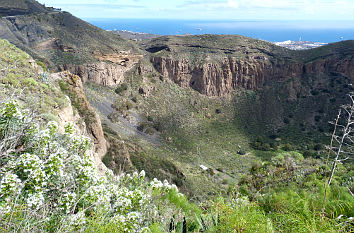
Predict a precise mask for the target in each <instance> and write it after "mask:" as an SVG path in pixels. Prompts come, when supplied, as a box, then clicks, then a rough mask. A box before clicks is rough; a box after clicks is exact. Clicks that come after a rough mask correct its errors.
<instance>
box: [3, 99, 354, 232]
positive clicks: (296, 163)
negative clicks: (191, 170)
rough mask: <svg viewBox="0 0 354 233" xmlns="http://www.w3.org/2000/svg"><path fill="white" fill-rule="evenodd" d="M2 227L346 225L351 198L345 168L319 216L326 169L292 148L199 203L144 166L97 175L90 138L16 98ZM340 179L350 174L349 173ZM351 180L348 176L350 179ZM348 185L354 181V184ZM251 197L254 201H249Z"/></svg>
mask: <svg viewBox="0 0 354 233" xmlns="http://www.w3.org/2000/svg"><path fill="white" fill-rule="evenodd" d="M0 139H1V143H0V153H1V157H0V163H1V169H0V217H1V222H0V229H2V230H4V231H10V232H19V231H20V232H72V231H75V232H76V231H84V232H167V231H171V232H292V231H296V232H348V231H351V230H352V228H351V227H352V224H353V223H352V221H353V219H352V217H353V209H354V208H353V196H352V195H351V194H350V193H349V192H348V190H347V189H346V188H345V187H342V186H343V185H348V182H351V181H350V176H351V175H350V170H346V168H345V167H344V166H341V169H340V171H341V172H339V175H343V174H344V173H347V176H343V177H344V178H343V179H337V181H336V182H334V184H333V185H332V186H331V188H330V190H329V192H328V205H327V208H326V216H323V217H321V216H320V208H321V203H322V198H323V181H322V179H323V176H324V175H325V174H324V171H325V170H326V169H324V168H323V166H322V165H321V164H320V163H319V162H318V161H317V160H314V159H304V158H303V157H302V155H301V154H299V153H296V152H282V153H279V155H278V156H276V157H274V158H273V159H272V160H271V161H270V162H267V163H263V164H255V165H254V166H253V167H252V170H251V174H250V175H249V176H245V177H244V178H243V179H242V180H241V182H240V184H239V186H235V189H234V190H230V192H229V194H230V196H229V197H228V198H221V197H220V198H217V199H215V200H214V201H208V202H204V203H202V204H201V205H200V206H199V207H198V206H196V205H195V204H192V203H190V202H189V201H188V199H187V198H186V197H185V196H184V195H182V194H180V193H178V191H177V188H176V187H175V186H174V185H170V184H168V182H167V181H165V182H161V181H158V180H156V179H154V180H152V181H151V182H147V181H146V179H145V172H144V171H142V172H140V174H138V173H137V172H135V173H134V174H132V175H129V174H123V175H120V176H114V175H113V174H112V173H111V172H108V173H107V174H105V175H103V176H100V175H98V172H97V170H96V167H95V164H94V163H93V161H92V157H91V156H92V152H91V150H90V140H89V138H87V137H85V136H82V135H77V134H75V128H74V126H73V125H72V124H68V125H66V126H65V130H64V132H63V133H60V132H58V124H57V123H56V122H49V123H48V124H47V125H46V126H45V127H43V126H42V124H40V123H39V122H38V121H37V120H36V118H35V116H33V114H31V113H30V112H29V111H26V110H22V109H21V108H20V106H19V104H18V103H17V102H16V101H10V102H6V103H3V105H2V107H1V110H0ZM345 177H346V178H345ZM346 182H347V183H346ZM350 184H351V183H350ZM250 200H251V201H250Z"/></svg>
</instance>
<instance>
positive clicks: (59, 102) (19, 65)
mask: <svg viewBox="0 0 354 233" xmlns="http://www.w3.org/2000/svg"><path fill="white" fill-rule="evenodd" d="M0 50H1V51H2V53H1V54H0V89H1V92H0V98H1V99H3V100H6V99H7V98H9V96H21V98H22V99H23V100H24V101H25V102H27V103H28V104H29V107H31V108H33V109H36V110H37V111H38V112H39V113H40V114H48V113H53V112H55V109H58V108H59V109H60V108H63V107H65V106H66V105H67V100H66V98H65V95H64V94H63V93H62V92H61V91H60V89H59V87H58V85H57V84H56V83H54V82H53V81H52V80H50V78H47V79H46V80H43V74H40V73H38V71H37V70H36V69H35V68H34V67H33V66H32V64H31V62H32V61H33V59H32V58H31V57H30V56H29V55H28V54H26V53H25V52H23V51H21V50H20V49H18V48H16V46H14V45H12V44H10V43H9V42H8V41H6V40H0ZM43 116H45V115H43Z"/></svg>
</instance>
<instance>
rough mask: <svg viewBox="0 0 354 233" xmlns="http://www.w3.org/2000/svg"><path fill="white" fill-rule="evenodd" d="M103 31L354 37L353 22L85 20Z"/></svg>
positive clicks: (280, 37) (334, 39)
mask: <svg viewBox="0 0 354 233" xmlns="http://www.w3.org/2000/svg"><path fill="white" fill-rule="evenodd" d="M85 20H86V21H88V22H89V23H91V24H93V25H95V26H98V27H100V28H102V29H105V30H114V29H116V30H127V31H133V32H145V33H152V34H158V35H182V34H193V35H198V34H237V35H243V36H248V37H252V38H255V39H261V40H266V41H270V42H277V41H286V40H292V41H299V40H301V41H312V42H324V43H332V42H338V41H340V40H353V39H354V21H201V20H199V21H197V20H171V19H167V20H162V19H85Z"/></svg>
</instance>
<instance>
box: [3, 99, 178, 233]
mask: <svg viewBox="0 0 354 233" xmlns="http://www.w3.org/2000/svg"><path fill="white" fill-rule="evenodd" d="M0 139H1V143H0V153H1V157H0V159H1V160H0V163H1V169H0V217H1V223H0V227H1V228H2V229H3V230H5V231H14V232H17V231H30V232H38V231H79V230H85V229H87V228H89V227H92V226H91V225H92V224H93V223H92V221H93V220H92V219H95V221H94V224H93V225H96V224H99V222H101V223H104V222H110V224H114V229H115V231H116V232H142V231H144V229H145V230H147V229H148V228H147V227H148V226H149V225H150V224H151V223H152V222H161V221H162V220H163V218H162V217H160V215H161V213H160V212H159V209H158V205H157V202H156V201H154V199H156V198H157V197H158V196H164V195H165V194H167V193H168V192H170V191H172V190H175V189H176V187H175V186H173V185H170V184H168V183H167V182H166V181H165V182H163V183H162V182H160V181H158V180H153V181H151V182H150V183H148V182H146V181H145V172H144V171H142V172H141V173H140V174H138V173H134V174H133V175H129V174H127V175H124V174H123V175H121V176H113V174H112V173H108V174H106V175H105V176H99V175H98V172H97V170H96V167H95V164H94V163H93V160H92V157H91V156H92V154H90V150H89V148H90V140H89V138H87V137H85V136H82V135H76V134H75V132H74V127H73V125H71V124H68V125H66V126H65V132H64V133H59V132H58V124H57V123H56V122H49V123H48V124H47V125H46V127H44V128H42V127H41V125H40V124H38V122H36V120H35V118H34V117H32V116H31V114H30V112H29V111H22V110H21V109H20V107H19V104H18V103H17V102H16V101H11V102H6V103H4V104H3V106H2V108H1V110H0ZM161 223H162V222H161Z"/></svg>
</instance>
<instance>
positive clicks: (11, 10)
mask: <svg viewBox="0 0 354 233" xmlns="http://www.w3.org/2000/svg"><path fill="white" fill-rule="evenodd" d="M49 10H50V9H47V8H46V7H45V6H44V5H42V4H40V3H38V2H37V1H34V0H1V2H0V15H1V16H2V17H5V16H15V15H26V14H38V13H45V12H48V11H49Z"/></svg>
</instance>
